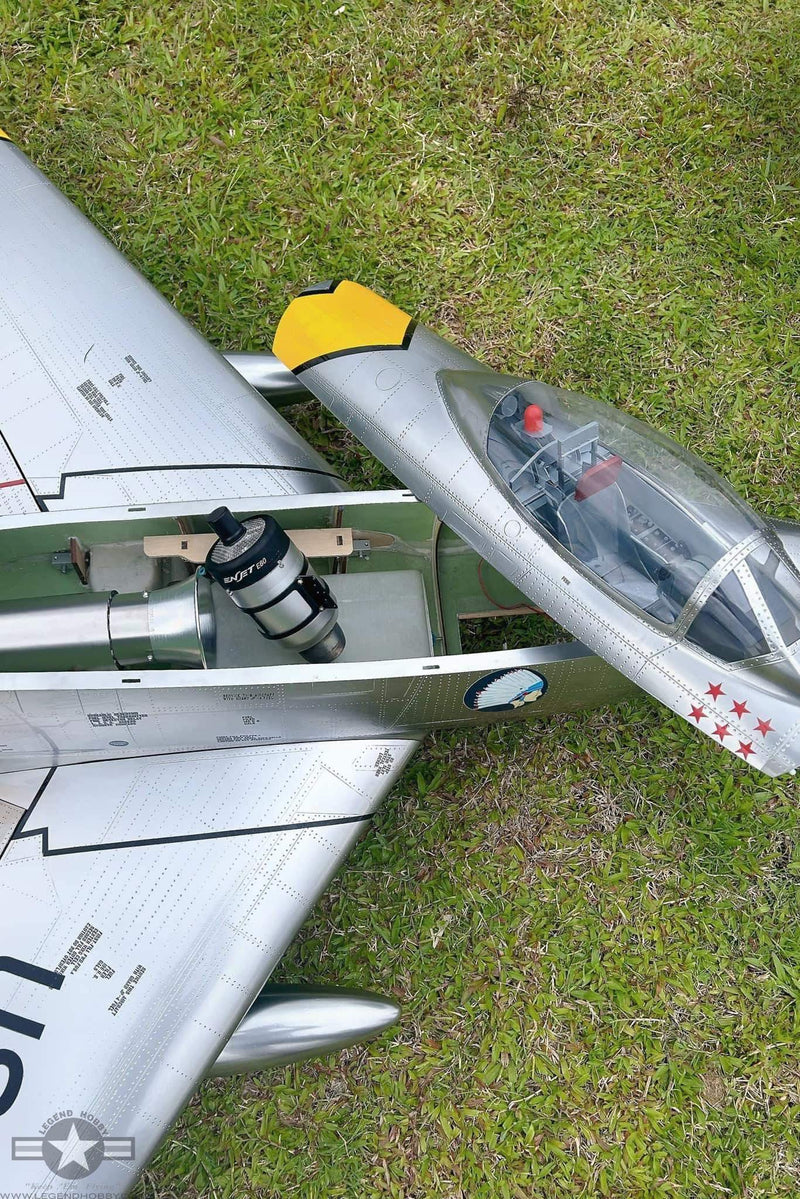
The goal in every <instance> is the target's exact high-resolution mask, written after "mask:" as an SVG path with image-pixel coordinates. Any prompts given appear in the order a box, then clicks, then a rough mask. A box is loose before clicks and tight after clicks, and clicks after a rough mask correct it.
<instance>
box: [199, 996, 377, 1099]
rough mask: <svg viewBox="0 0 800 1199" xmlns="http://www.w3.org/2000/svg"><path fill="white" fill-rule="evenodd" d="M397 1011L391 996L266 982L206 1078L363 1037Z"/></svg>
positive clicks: (318, 1053)
mask: <svg viewBox="0 0 800 1199" xmlns="http://www.w3.org/2000/svg"><path fill="white" fill-rule="evenodd" d="M399 1017H400V1008H399V1006H398V1005H397V1004H396V1003H394V1002H393V1000H391V999H385V998H384V997H383V996H382V995H375V994H373V993H372V992H371V991H359V990H353V989H349V988H347V987H308V986H292V985H288V984H287V985H285V986H279V985H277V984H268V985H267V986H266V987H265V988H264V990H263V991H262V992H261V994H260V995H259V997H258V999H257V1000H256V1001H255V1003H254V1004H253V1006H252V1007H251V1008H250V1011H249V1012H248V1013H247V1015H246V1016H245V1018H244V1019H243V1020H242V1022H241V1024H240V1025H239V1027H238V1028H237V1029H236V1031H235V1032H234V1033H233V1035H232V1036H231V1039H230V1040H229V1041H228V1043H227V1045H226V1046H225V1048H224V1049H223V1050H222V1053H221V1054H220V1055H219V1057H218V1058H217V1060H216V1061H215V1062H214V1064H213V1065H212V1067H211V1069H210V1070H209V1072H208V1073H209V1076H210V1077H211V1078H221V1077H225V1076H226V1075H229V1074H242V1073H250V1072H251V1071H253V1070H266V1069H268V1068H269V1067H270V1066H288V1065H291V1064H292V1063H293V1062H303V1061H307V1060H308V1058H312V1057H323V1056H324V1055H325V1054H328V1053H336V1052H337V1051H338V1050H340V1049H347V1048H348V1047H349V1046H350V1045H357V1044H359V1043H360V1042H362V1041H368V1040H370V1039H371V1038H372V1037H377V1036H378V1035H379V1034H380V1033H382V1032H385V1031H386V1029H387V1028H391V1026H392V1025H393V1024H394V1023H396V1021H397V1020H398V1019H399Z"/></svg>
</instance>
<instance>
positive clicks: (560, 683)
mask: <svg viewBox="0 0 800 1199" xmlns="http://www.w3.org/2000/svg"><path fill="white" fill-rule="evenodd" d="M512 669H533V670H535V671H537V672H538V673H539V674H540V675H542V676H543V677H544V679H545V680H546V683H547V687H546V690H545V691H544V693H543V694H542V696H541V697H540V698H539V699H538V700H537V702H536V703H534V704H526V705H525V706H524V707H521V708H517V709H515V710H509V711H505V710H503V711H500V712H492V711H480V710H474V709H471V708H469V707H467V705H466V703H465V698H464V697H465V695H466V694H467V692H468V691H469V689H470V688H471V687H473V686H474V685H475V684H476V683H477V682H479V681H480V680H481V679H482V678H484V677H485V676H486V675H488V674H491V673H493V672H495V671H498V670H512ZM0 687H2V688H3V690H1V691H0V744H3V745H5V746H7V747H8V748H7V749H6V750H4V752H3V754H2V758H1V759H0V762H1V763H2V768H3V769H4V770H9V771H11V770H14V771H16V770H25V769H30V768H33V767H39V766H51V765H53V764H55V763H68V762H81V761H86V760H87V759H97V760H100V759H102V758H121V757H133V756H135V755H141V754H153V753H170V752H172V753H175V752H179V751H181V750H187V749H188V750H199V749H206V748H209V747H214V746H217V747H220V746H221V747H225V746H231V745H259V744H266V743H270V744H282V743H294V742H316V743H321V742H325V741H337V740H339V739H341V738H348V737H380V736H397V737H421V736H422V735H423V734H424V733H426V732H430V731H432V730H433V729H437V728H452V727H458V726H460V725H479V726H483V725H487V724H492V723H494V722H496V721H498V720H520V719H526V718H529V717H532V718H536V717H540V716H541V717H547V716H550V715H552V714H553V713H555V712H574V711H578V710H582V709H585V708H591V707H595V706H598V705H606V704H613V703H616V702H618V701H619V700H621V699H624V698H626V697H627V696H629V695H632V694H634V693H635V691H636V689H635V687H633V686H632V684H631V683H630V682H629V681H628V680H627V679H625V678H624V677H623V676H622V675H620V674H618V673H617V671H615V670H613V669H612V668H611V667H610V666H608V665H607V664H606V663H605V662H604V661H603V660H602V659H600V658H597V657H595V656H594V655H592V654H591V653H590V652H589V650H587V649H586V648H585V646H582V645H578V644H577V643H575V642H572V643H567V644H563V645H552V646H545V647H543V648H540V649H535V650H504V651H495V652H492V653H484V654H465V655H463V656H452V657H447V658H413V659H405V660H399V661H394V662H374V661H373V662H353V663H343V662H341V660H339V661H337V662H333V663H329V664H326V665H324V666H313V665H311V664H304V663H302V662H298V663H297V665H293V666H274V667H266V668H250V669H230V670H221V669H216V670H213V671H212V670H207V671H187V672H182V671H175V670H170V671H148V672H145V671H141V672H139V673H131V674H126V675H123V677H122V678H121V679H120V678H119V677H118V676H117V675H109V674H108V673H100V672H97V673H94V674H92V673H90V672H82V673H81V675H80V677H77V676H70V675H69V674H51V675H46V674H31V673H28V674H17V675H5V676H0ZM0 781H2V776H0Z"/></svg>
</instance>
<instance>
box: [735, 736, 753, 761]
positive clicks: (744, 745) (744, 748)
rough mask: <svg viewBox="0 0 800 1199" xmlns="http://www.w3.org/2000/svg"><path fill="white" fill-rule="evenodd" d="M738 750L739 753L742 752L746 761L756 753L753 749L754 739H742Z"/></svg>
mask: <svg viewBox="0 0 800 1199" xmlns="http://www.w3.org/2000/svg"><path fill="white" fill-rule="evenodd" d="M736 752H737V754H741V755H742V757H743V758H744V760H745V762H746V761H747V759H748V758H749V757H750V755H751V754H754V753H755V752H756V751H755V750H754V749H753V742H752V741H740V742H739V748H738V749H737V751H736Z"/></svg>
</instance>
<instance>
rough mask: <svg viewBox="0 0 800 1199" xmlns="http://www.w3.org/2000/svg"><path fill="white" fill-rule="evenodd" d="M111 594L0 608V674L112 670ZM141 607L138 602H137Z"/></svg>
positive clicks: (7, 604) (64, 597)
mask: <svg viewBox="0 0 800 1199" xmlns="http://www.w3.org/2000/svg"><path fill="white" fill-rule="evenodd" d="M110 598H111V597H110V595H108V594H106V595H103V594H97V593H85V594H80V595H56V596H44V597H37V598H32V599H25V600H10V601H9V600H5V601H3V602H2V603H0V669H3V670H73V669H74V667H75V666H76V665H77V664H79V663H80V665H81V666H83V668H84V669H85V670H104V669H109V668H110V667H113V666H114V655H113V654H112V652H111V642H110V638H109V632H108V605H109V601H110ZM138 603H139V604H141V597H138Z"/></svg>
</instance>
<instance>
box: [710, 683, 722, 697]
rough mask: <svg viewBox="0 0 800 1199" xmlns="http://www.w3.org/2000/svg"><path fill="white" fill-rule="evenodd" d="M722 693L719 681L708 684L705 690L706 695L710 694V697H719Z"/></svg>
mask: <svg viewBox="0 0 800 1199" xmlns="http://www.w3.org/2000/svg"><path fill="white" fill-rule="evenodd" d="M724 694H725V692H724V691H723V690H722V687H721V686H720V685H719V683H709V684H708V691H706V695H710V696H711V698H712V699H719V697H720V696H721V695H724Z"/></svg>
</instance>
